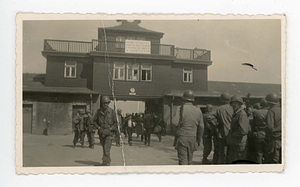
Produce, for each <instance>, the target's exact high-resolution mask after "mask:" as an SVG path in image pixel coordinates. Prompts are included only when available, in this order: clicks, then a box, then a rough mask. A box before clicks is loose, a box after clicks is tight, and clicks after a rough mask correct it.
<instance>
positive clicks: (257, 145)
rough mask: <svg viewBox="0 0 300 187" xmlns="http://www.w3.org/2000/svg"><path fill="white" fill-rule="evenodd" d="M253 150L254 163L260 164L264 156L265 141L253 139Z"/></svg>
mask: <svg viewBox="0 0 300 187" xmlns="http://www.w3.org/2000/svg"><path fill="white" fill-rule="evenodd" d="M254 150H255V152H254V155H255V162H256V163H258V164H262V163H263V162H264V161H265V160H264V159H265V156H266V155H265V153H266V141H265V139H264V138H257V139H254Z"/></svg>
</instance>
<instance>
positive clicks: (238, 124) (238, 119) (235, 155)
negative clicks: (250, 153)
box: [227, 96, 250, 163]
mask: <svg viewBox="0 0 300 187" xmlns="http://www.w3.org/2000/svg"><path fill="white" fill-rule="evenodd" d="M230 104H231V106H232V108H233V110H234V114H233V116H232V121H231V130H230V132H229V134H228V137H227V143H228V145H229V146H230V147H229V151H228V159H229V163H232V162H234V161H238V160H246V156H247V151H246V144H247V135H248V133H249V131H250V124H249V118H248V116H247V114H246V112H245V110H243V108H242V105H243V99H242V98H241V97H239V96H232V98H231V101H230Z"/></svg>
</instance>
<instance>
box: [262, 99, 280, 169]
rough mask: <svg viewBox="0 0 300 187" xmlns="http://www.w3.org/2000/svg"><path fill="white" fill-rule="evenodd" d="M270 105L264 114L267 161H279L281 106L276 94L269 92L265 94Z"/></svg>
mask: <svg viewBox="0 0 300 187" xmlns="http://www.w3.org/2000/svg"><path fill="white" fill-rule="evenodd" d="M266 100H267V102H268V104H269V106H270V109H269V110H268V112H267V116H266V124H267V128H266V139H267V141H268V144H267V163H268V164H279V163H281V155H282V153H281V151H282V150H281V125H282V124H281V107H280V103H279V98H278V96H277V94H275V93H270V94H268V95H267V96H266Z"/></svg>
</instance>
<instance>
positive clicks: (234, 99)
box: [230, 95, 244, 104]
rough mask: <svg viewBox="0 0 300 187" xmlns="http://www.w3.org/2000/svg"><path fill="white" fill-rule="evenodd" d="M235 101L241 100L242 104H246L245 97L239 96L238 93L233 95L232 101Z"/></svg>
mask: <svg viewBox="0 0 300 187" xmlns="http://www.w3.org/2000/svg"><path fill="white" fill-rule="evenodd" d="M234 101H237V102H239V103H241V104H244V102H243V99H242V98H241V97H239V96H237V95H234V96H232V97H231V101H230V103H231V102H234Z"/></svg>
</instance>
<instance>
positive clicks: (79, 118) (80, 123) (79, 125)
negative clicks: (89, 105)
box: [72, 109, 85, 147]
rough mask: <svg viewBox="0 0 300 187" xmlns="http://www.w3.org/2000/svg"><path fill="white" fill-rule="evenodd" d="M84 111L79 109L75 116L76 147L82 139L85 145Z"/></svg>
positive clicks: (74, 141) (82, 143) (74, 142)
mask: <svg viewBox="0 0 300 187" xmlns="http://www.w3.org/2000/svg"><path fill="white" fill-rule="evenodd" d="M83 115H84V111H83V110H82V109H80V110H78V112H77V114H76V116H74V118H73V121H72V122H73V124H74V132H75V135H74V140H73V144H74V147H75V146H76V143H77V142H78V140H79V139H80V143H81V147H84V133H85V132H84V130H85V129H84V118H83Z"/></svg>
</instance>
